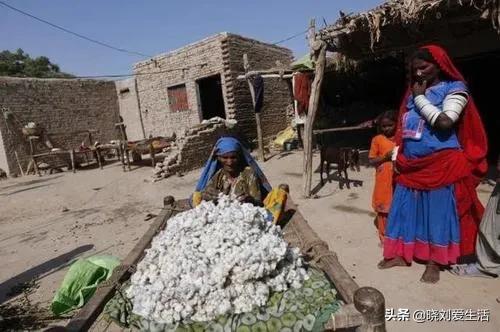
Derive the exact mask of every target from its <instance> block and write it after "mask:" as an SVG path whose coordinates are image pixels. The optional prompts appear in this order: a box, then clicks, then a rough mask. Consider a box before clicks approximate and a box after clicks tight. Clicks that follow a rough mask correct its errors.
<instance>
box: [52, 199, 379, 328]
mask: <svg viewBox="0 0 500 332" xmlns="http://www.w3.org/2000/svg"><path fill="white" fill-rule="evenodd" d="M189 208H190V206H189V202H188V200H181V201H175V199H174V198H173V197H172V196H167V197H165V198H164V209H163V210H162V212H161V213H160V214H159V215H158V216H157V217H156V219H155V221H154V222H153V223H152V224H151V226H150V228H149V229H148V231H147V232H146V233H145V234H144V235H143V237H142V238H141V239H140V240H139V242H138V243H137V244H136V246H135V247H134V248H133V249H132V251H131V252H130V253H129V254H128V255H127V257H126V258H125V259H124V260H123V261H122V264H121V265H120V266H119V267H117V268H116V269H115V270H114V272H113V275H112V276H111V278H110V279H109V280H108V281H106V282H104V283H102V284H101V285H100V286H99V288H98V289H97V291H96V293H95V294H94V296H93V297H92V298H91V299H90V301H89V302H88V303H87V304H86V305H85V306H84V307H83V308H82V309H81V310H80V311H79V312H78V313H77V314H76V315H75V316H74V317H73V318H72V319H71V321H70V322H69V323H68V324H67V326H66V327H57V328H52V330H54V331H55V330H58V331H87V330H89V329H90V328H91V327H92V326H93V324H94V322H95V321H96V320H97V319H98V317H99V316H100V315H101V312H102V310H103V308H104V306H105V305H106V303H107V302H108V301H109V300H110V299H111V298H112V297H113V295H114V293H115V290H116V288H117V287H119V285H120V284H121V283H123V282H124V281H126V280H127V279H128V278H129V277H130V275H131V274H132V272H133V271H134V269H135V266H136V264H137V263H138V262H139V261H140V260H141V259H142V257H143V256H144V250H145V249H147V248H148V247H149V246H150V243H151V240H152V239H153V237H154V236H155V235H156V234H158V232H160V231H161V230H162V229H163V228H165V226H166V224H167V222H168V220H169V218H171V217H173V216H174V215H176V214H177V213H179V212H182V211H186V210H187V209H189ZM285 216H286V217H285V219H286V220H285V221H288V222H287V223H286V226H285V227H284V236H285V239H286V240H287V241H288V242H289V243H290V244H292V245H293V246H296V247H298V248H300V249H301V251H302V253H303V254H304V255H305V256H306V259H307V260H309V261H312V262H314V263H315V264H316V266H318V267H320V268H321V269H322V270H323V271H324V272H325V273H326V274H327V275H328V277H329V278H330V279H331V281H332V282H333V283H334V285H335V288H336V289H337V291H338V292H339V294H340V296H341V298H342V300H343V301H344V302H345V304H344V305H343V306H342V307H341V308H340V310H339V311H337V312H336V313H335V314H333V315H332V317H331V319H330V320H329V321H328V322H327V324H326V326H325V328H326V330H327V331H336V330H345V329H347V330H355V331H363V332H375V331H376V332H384V331H386V329H385V300H384V296H383V295H382V293H380V292H379V291H378V290H377V289H375V288H371V287H361V288H360V287H359V286H358V285H357V284H356V282H355V281H354V280H353V279H352V278H351V277H350V275H349V274H348V273H347V271H346V270H345V269H344V267H343V266H342V265H341V264H340V263H339V261H338V259H337V256H336V254H335V253H334V252H332V251H330V250H329V248H328V245H327V244H326V243H325V242H324V241H322V240H321V239H320V238H319V237H318V235H317V234H316V233H315V232H314V231H313V230H312V228H311V227H310V226H309V224H308V223H307V221H306V220H305V219H304V217H303V216H302V214H301V213H300V212H299V211H298V210H297V208H296V205H295V204H294V203H293V201H292V200H291V199H290V198H289V199H288V202H287V206H286V211H285ZM104 329H106V328H104ZM99 330H102V329H101V328H99Z"/></svg>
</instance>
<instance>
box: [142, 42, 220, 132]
mask: <svg viewBox="0 0 500 332" xmlns="http://www.w3.org/2000/svg"><path fill="white" fill-rule="evenodd" d="M221 36H222V35H220V34H219V35H216V36H212V37H209V38H206V39H204V40H202V41H200V42H197V43H194V44H191V45H187V46H185V47H183V48H181V49H179V50H176V51H173V52H170V53H166V54H163V55H159V56H156V57H154V58H152V59H150V60H147V61H143V62H139V63H137V64H136V65H135V66H134V73H136V74H138V76H136V79H137V90H138V95H139V103H140V109H141V112H142V119H143V123H144V129H145V133H146V136H149V135H153V136H157V135H159V136H170V135H171V134H172V133H174V132H175V133H176V134H177V135H179V134H182V133H183V131H184V130H185V129H187V128H189V127H191V126H193V125H196V124H199V123H200V121H201V120H200V119H201V118H202V117H201V110H200V107H199V102H198V91H197V85H196V80H198V79H200V78H204V77H208V76H212V75H216V74H221V84H222V86H224V84H225V82H224V76H223V75H222V74H223V64H222V53H221V39H222V38H221ZM179 84H185V85H186V92H187V97H188V107H189V109H188V110H185V111H178V112H174V111H172V110H170V109H169V101H168V92H167V91H168V88H169V87H173V86H176V85H179ZM223 96H224V97H225V94H224V89H223Z"/></svg>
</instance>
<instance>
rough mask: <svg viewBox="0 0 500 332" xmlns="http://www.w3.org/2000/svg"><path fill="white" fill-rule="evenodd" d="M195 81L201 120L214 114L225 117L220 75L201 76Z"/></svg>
mask: <svg viewBox="0 0 500 332" xmlns="http://www.w3.org/2000/svg"><path fill="white" fill-rule="evenodd" d="M197 83H198V91H199V94H200V107H201V114H202V118H203V120H208V119H211V118H213V117H216V116H218V117H221V118H223V119H225V118H226V110H225V109H224V98H223V97H222V84H221V78H220V75H215V76H210V77H207V78H203V79H201V80H198V82H197Z"/></svg>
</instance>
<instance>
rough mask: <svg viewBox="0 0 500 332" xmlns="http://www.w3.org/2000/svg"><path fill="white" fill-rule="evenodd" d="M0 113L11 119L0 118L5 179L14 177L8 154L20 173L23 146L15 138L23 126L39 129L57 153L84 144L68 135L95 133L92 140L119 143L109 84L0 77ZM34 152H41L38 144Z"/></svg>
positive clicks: (24, 152)
mask: <svg viewBox="0 0 500 332" xmlns="http://www.w3.org/2000/svg"><path fill="white" fill-rule="evenodd" d="M0 107H6V108H7V109H8V110H9V111H10V112H12V114H13V117H12V119H10V120H6V119H5V118H4V117H3V116H2V118H0V131H1V134H2V136H1V137H2V141H1V142H0V144H1V145H2V146H3V149H4V151H5V153H4V156H5V157H0V162H3V163H5V165H4V164H2V165H0V167H1V168H4V167H5V169H4V170H5V171H6V172H8V173H18V174H19V173H20V171H19V167H18V166H17V162H16V157H15V154H14V151H17V153H18V156H19V161H20V163H21V165H22V167H23V168H24V169H26V166H27V164H28V160H29V144H28V143H27V141H26V139H25V137H24V136H23V135H22V132H21V128H22V126H24V125H26V124H27V123H28V122H35V123H37V124H39V125H40V126H41V127H42V128H43V129H44V130H45V132H46V133H48V134H49V138H50V140H51V141H52V143H53V145H54V147H57V148H62V149H71V148H73V149H76V148H77V147H78V146H79V145H80V144H81V142H82V141H83V140H85V139H86V137H87V136H86V134H73V132H76V131H81V130H87V129H95V130H97V131H98V132H97V133H94V134H93V140H97V141H100V142H109V141H110V140H113V139H117V138H118V137H119V136H118V132H117V131H116V129H115V126H114V125H115V123H116V122H118V119H119V117H118V116H119V112H118V101H117V96H116V88H115V83H114V82H109V81H96V80H73V79H26V78H9V77H0ZM53 133H62V135H51V134H53ZM37 148H38V149H39V150H40V151H39V152H44V151H42V148H43V146H42V145H41V144H38V146H37ZM45 151H48V149H47V148H46V147H45ZM0 152H1V150H0Z"/></svg>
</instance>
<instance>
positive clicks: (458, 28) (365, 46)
mask: <svg viewBox="0 0 500 332" xmlns="http://www.w3.org/2000/svg"><path fill="white" fill-rule="evenodd" d="M484 29H488V30H490V32H491V31H496V32H497V33H499V34H500V0H389V1H387V2H385V3H384V4H382V5H380V6H379V7H376V8H374V9H372V10H370V11H368V12H365V13H359V14H354V15H343V14H342V13H341V17H340V19H339V20H338V21H337V22H335V23H334V24H333V25H330V26H328V27H326V28H324V29H322V30H321V31H319V32H318V37H319V38H321V39H322V40H324V41H326V42H327V43H328V46H329V50H330V51H338V52H341V53H343V54H346V55H348V56H350V57H353V58H361V57H363V56H366V55H370V54H373V53H377V52H387V51H388V50H391V49H397V48H400V47H404V46H407V45H410V44H418V43H419V42H427V41H432V40H441V39H443V38H452V37H451V36H453V37H454V38H460V37H457V36H456V35H457V34H458V35H465V34H467V31H469V32H472V31H482V30H484Z"/></svg>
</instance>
